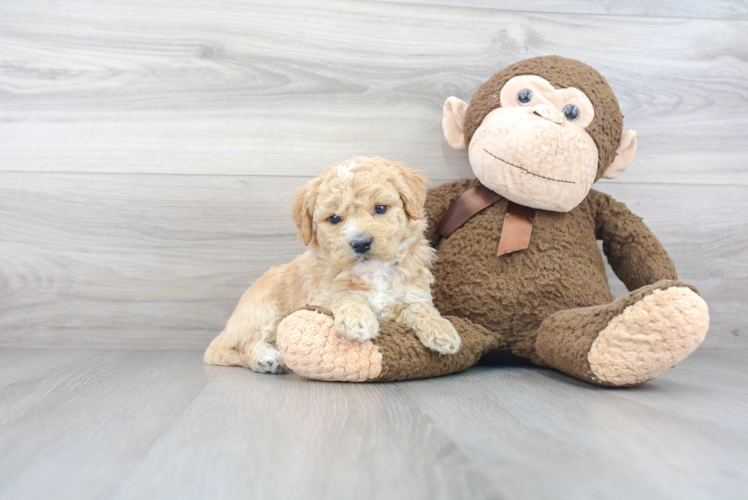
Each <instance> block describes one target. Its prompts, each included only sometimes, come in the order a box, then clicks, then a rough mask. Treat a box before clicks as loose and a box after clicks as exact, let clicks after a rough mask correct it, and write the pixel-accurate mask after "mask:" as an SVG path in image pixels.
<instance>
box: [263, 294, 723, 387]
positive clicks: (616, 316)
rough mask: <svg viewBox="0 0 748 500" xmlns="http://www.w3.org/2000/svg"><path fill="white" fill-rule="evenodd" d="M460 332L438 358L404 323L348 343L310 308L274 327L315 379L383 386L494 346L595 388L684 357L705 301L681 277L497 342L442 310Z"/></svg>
mask: <svg viewBox="0 0 748 500" xmlns="http://www.w3.org/2000/svg"><path fill="white" fill-rule="evenodd" d="M446 318H447V319H448V320H449V321H451V322H452V324H453V325H454V327H455V328H456V329H457V331H458V333H459V334H460V337H461V338H462V347H461V348H460V351H459V352H458V353H457V354H450V355H440V354H437V353H435V352H433V351H431V350H429V349H427V348H426V347H424V346H423V344H421V342H420V341H419V340H418V339H417V338H416V336H415V335H414V334H413V333H412V332H411V331H409V330H408V329H407V328H406V327H404V326H402V325H398V324H394V323H382V324H381V325H380V327H381V328H380V334H379V336H378V337H376V338H374V339H371V340H367V341H366V342H357V341H352V340H348V339H346V338H344V337H343V336H342V335H340V334H339V333H338V332H337V331H336V330H335V324H334V323H335V322H334V319H333V317H332V315H331V314H330V313H329V312H327V311H324V310H321V309H315V308H309V309H303V310H299V311H296V312H295V313H293V314H291V315H289V316H288V317H286V318H285V319H284V320H283V321H282V322H281V324H280V325H279V326H278V338H277V344H278V348H279V349H280V351H281V353H282V355H283V359H284V360H285V361H286V363H287V365H288V366H289V368H291V369H292V370H293V371H294V372H296V373H298V374H299V375H302V376H305V377H308V378H312V379H316V380H337V381H347V382H386V381H396V380H411V379H419V378H428V377H437V376H440V375H447V374H450V373H456V372H459V371H462V370H465V369H467V368H469V367H471V366H473V365H474V364H475V363H477V361H478V360H479V359H480V357H481V356H482V355H484V354H486V353H487V352H489V351H492V350H495V349H501V350H511V351H512V352H514V353H515V354H517V355H519V356H523V357H527V358H530V359H531V360H532V361H534V362H535V363H537V364H540V365H543V366H548V367H551V368H556V369H558V370H560V371H562V372H565V373H567V374H569V375H572V376H574V377H577V378H579V379H582V380H585V381H588V382H591V383H593V384H597V385H602V386H632V385H637V384H640V383H642V382H646V381H647V380H651V379H653V378H655V377H657V376H659V375H661V374H662V373H664V372H665V371H667V370H668V369H670V368H672V367H673V366H675V365H676V364H677V363H679V362H680V361H682V360H683V359H685V358H686V357H687V356H688V355H689V354H690V353H692V352H693V351H694V350H695V349H696V348H697V347H698V346H699V344H700V343H701V341H702V340H703V339H704V336H705V335H706V332H707V330H708V328H709V312H708V309H707V306H706V303H705V302H704V300H703V299H702V298H701V297H699V295H698V294H697V293H696V292H695V291H694V289H693V288H692V287H691V286H690V285H687V284H685V283H682V282H679V281H673V280H663V281H659V282H657V283H655V284H653V285H648V286H644V287H642V288H639V289H638V290H634V291H633V292H631V293H629V294H627V295H624V296H623V297H620V298H618V299H616V300H614V301H613V302H611V303H609V304H603V305H598V306H591V307H582V308H577V309H568V310H564V311H559V312H557V313H555V314H552V315H551V316H549V317H548V318H547V319H546V320H545V321H543V323H542V324H541V326H540V328H539V329H537V330H535V331H533V332H529V333H526V334H524V335H516V336H515V335H513V336H512V337H513V338H511V339H504V338H502V337H501V336H500V335H499V334H497V333H494V332H491V331H489V330H487V329H486V328H484V327H482V326H480V325H477V324H475V323H472V322H471V321H470V320H467V319H464V318H457V317H454V316H446Z"/></svg>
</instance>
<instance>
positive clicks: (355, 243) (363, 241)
mask: <svg viewBox="0 0 748 500" xmlns="http://www.w3.org/2000/svg"><path fill="white" fill-rule="evenodd" d="M351 247H353V249H354V250H355V251H356V253H360V254H364V253H366V252H368V251H369V250H371V237H370V236H362V237H359V238H356V239H354V240H351Z"/></svg>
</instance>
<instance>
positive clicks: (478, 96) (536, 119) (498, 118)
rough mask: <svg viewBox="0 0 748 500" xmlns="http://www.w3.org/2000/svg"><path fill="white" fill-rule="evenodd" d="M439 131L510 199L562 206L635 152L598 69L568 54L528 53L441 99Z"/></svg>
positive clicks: (538, 205)
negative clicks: (469, 90)
mask: <svg viewBox="0 0 748 500" xmlns="http://www.w3.org/2000/svg"><path fill="white" fill-rule="evenodd" d="M442 128H443V129H444V137H445V138H446V139H447V142H448V143H449V144H450V145H451V146H452V147H453V148H455V149H465V148H466V147H467V149H468V157H469V159H470V165H471V166H472V168H473V172H474V173H475V175H476V177H477V178H478V180H479V181H481V183H482V184H483V185H484V186H486V187H487V188H489V189H491V190H493V191H495V192H497V193H498V194H500V195H502V196H504V197H505V198H507V199H508V200H510V201H513V202H515V203H518V204H520V205H525V206H528V207H532V208H538V209H542V210H551V211H555V212H568V211H570V210H571V209H573V208H574V207H576V206H577V205H579V204H580V203H581V202H582V200H584V198H585V197H586V196H587V193H589V190H590V187H591V186H592V184H593V183H594V182H595V181H596V180H598V179H599V178H600V177H606V178H609V179H612V178H614V177H617V176H618V175H619V174H620V173H621V172H623V171H624V170H625V169H626V167H627V166H628V165H629V163H630V162H631V160H632V159H633V157H634V153H635V152H636V132H634V131H633V130H627V131H625V132H624V131H623V115H622V114H621V110H620V108H619V107H618V100H617V99H616V96H615V94H613V90H612V89H611V88H610V86H609V85H608V82H607V81H606V80H605V78H603V76H602V75H600V73H598V72H597V71H595V70H594V69H593V68H591V67H590V66H587V65H586V64H584V63H581V62H579V61H575V60H573V59H566V58H563V57H558V56H547V57H535V58H532V59H527V60H524V61H520V62H518V63H515V64H513V65H511V66H509V67H507V68H505V69H503V70H501V71H499V72H498V73H496V74H495V75H494V76H492V77H491V78H490V79H489V80H488V81H487V82H486V83H484V84H483V85H481V87H480V88H479V89H478V91H477V92H476V93H475V95H474V96H473V99H472V101H471V102H470V104H468V103H466V102H464V101H461V100H460V99H458V98H456V97H450V98H449V99H447V101H446V102H445V103H444V118H443V120H442Z"/></svg>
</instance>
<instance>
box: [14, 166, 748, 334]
mask: <svg viewBox="0 0 748 500" xmlns="http://www.w3.org/2000/svg"><path fill="white" fill-rule="evenodd" d="M305 180H306V178H293V177H257V176H254V177H245V176H218V175H216V176H179V175H176V176H174V175H171V176H168V175H167V176H162V175H112V174H75V175H73V174H28V173H0V221H2V222H1V224H2V229H3V231H2V232H1V233H0V246H1V247H2V248H3V252H2V254H0V346H3V347H11V346H18V347H32V346H36V347H41V346H47V345H55V346H86V345H92V346H118V347H147V346H152V347H157V348H167V347H196V348H199V347H204V346H205V345H207V343H208V342H209V341H210V340H211V339H212V338H213V336H215V335H216V334H217V333H218V332H219V331H220V330H221V329H222V328H223V325H224V324H225V321H226V320H227V319H228V317H229V315H230V314H231V311H232V310H233V308H234V307H235V306H236V303H237V302H238V299H239V297H240V296H241V294H242V293H243V292H244V290H245V289H246V288H247V287H248V286H249V285H250V284H251V283H252V282H253V281H254V280H255V279H257V278H258V277H260V276H261V275H262V274H263V273H264V272H265V271H266V270H267V269H268V268H269V267H270V266H272V265H279V264H283V263H285V262H288V261H290V260H291V259H292V258H293V257H295V256H296V255H298V254H300V253H301V252H303V250H304V246H303V245H302V244H301V243H299V242H298V241H296V229H295V227H294V226H293V223H292V222H291V217H290V210H289V206H290V200H291V195H292V192H293V190H294V189H295V188H296V187H297V186H299V185H301V184H302V183H303V182H304V181H305ZM601 189H602V190H603V191H605V192H608V193H609V194H611V195H612V196H614V197H616V198H617V199H620V200H622V201H624V202H625V203H627V204H628V206H629V207H630V208H631V209H632V210H633V211H634V212H635V213H637V214H639V215H640V216H643V217H644V220H645V222H646V223H647V224H648V225H649V226H650V227H651V228H652V230H653V231H654V233H655V234H656V235H657V236H658V237H659V238H660V239H661V240H662V241H663V243H664V245H665V247H666V248H667V249H668V251H669V252H670V254H671V256H672V258H673V260H674V261H675V263H676V266H677V268H678V271H679V274H680V277H681V278H682V279H684V280H686V281H688V282H690V283H693V284H695V285H696V286H697V287H699V289H700V291H701V293H702V294H703V296H704V298H705V299H706V300H707V302H708V303H709V304H710V307H711V313H712V328H711V333H710V334H709V336H708V337H707V340H706V345H707V346H713V347H716V346H722V347H733V346H737V345H743V346H748V344H747V343H746V342H748V341H747V340H746V338H747V337H748V330H746V323H745V315H744V313H743V311H745V310H746V308H748V294H746V293H745V290H746V289H748V267H747V266H746V265H745V262H746V261H747V260H748V259H747V258H748V218H746V216H745V214H746V213H748V188H746V187H743V186H733V187H725V186H707V187H699V186H692V185H651V186H641V185H631V184H615V183H607V184H605V185H603V186H601ZM608 271H609V279H610V282H611V283H612V284H613V286H614V291H615V292H616V293H617V294H621V293H624V288H623V285H622V284H620V282H619V281H618V280H617V278H615V276H614V275H613V274H612V272H611V271H610V269H609V270H608Z"/></svg>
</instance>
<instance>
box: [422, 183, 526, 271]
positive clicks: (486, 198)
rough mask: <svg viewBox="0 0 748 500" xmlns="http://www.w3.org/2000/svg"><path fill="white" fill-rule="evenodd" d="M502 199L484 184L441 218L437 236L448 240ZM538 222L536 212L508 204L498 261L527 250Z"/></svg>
mask: <svg viewBox="0 0 748 500" xmlns="http://www.w3.org/2000/svg"><path fill="white" fill-rule="evenodd" d="M501 199H503V197H502V196H501V195H500V194H497V193H495V192H493V191H491V190H490V189H488V188H487V187H486V186H484V185H482V184H480V185H478V186H475V187H472V188H470V189H468V190H467V191H465V192H464V193H462V194H461V195H460V197H459V198H457V199H456V200H455V202H454V203H452V206H450V207H449V209H447V211H446V212H444V215H442V216H441V218H440V219H439V223H438V224H437V225H436V234H439V235H441V236H442V237H444V238H448V237H449V235H450V234H452V233H453V232H454V231H455V230H457V229H458V228H460V227H461V226H462V225H463V224H465V223H466V222H467V221H468V219H470V218H471V217H472V216H473V215H475V214H477V213H478V212H480V211H481V210H483V209H485V208H488V207H490V206H491V205H493V204H494V203H496V202H497V201H500V200H501ZM534 218H535V209H533V208H529V207H524V206H522V205H517V204H516V203H514V202H511V201H510V202H509V203H508V204H507V207H506V215H504V225H503V228H502V230H501V238H500V239H499V250H498V252H497V254H496V256H497V257H501V256H502V255H504V254H507V253H512V252H516V251H517V250H524V249H525V248H527V247H528V246H530V237H531V236H532V222H533V219H534Z"/></svg>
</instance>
